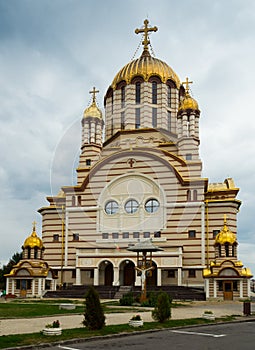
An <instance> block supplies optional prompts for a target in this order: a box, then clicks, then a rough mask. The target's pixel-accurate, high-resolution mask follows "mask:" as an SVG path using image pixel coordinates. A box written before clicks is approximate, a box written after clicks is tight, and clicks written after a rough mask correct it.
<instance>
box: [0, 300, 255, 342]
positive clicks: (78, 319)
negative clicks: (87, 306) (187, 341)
mask: <svg viewBox="0 0 255 350" xmlns="http://www.w3.org/2000/svg"><path fill="white" fill-rule="evenodd" d="M252 309H255V304H254V308H252ZM205 310H211V311H213V312H214V314H215V316H216V317H222V316H231V315H240V316H242V315H243V303H242V302H230V301H229V302H223V301H222V302H221V301H220V302H206V301H199V302H193V303H189V304H187V306H185V307H178V308H173V309H172V319H185V318H196V317H201V316H202V314H203V312H204V311H205ZM136 313H137V312H136ZM134 314H135V313H134V312H132V313H131V312H130V313H112V314H106V324H107V325H110V324H123V323H128V321H129V319H130V318H131V317H132V316H133V315H134ZM140 314H141V315H142V318H143V320H144V321H145V322H148V321H153V319H152V317H151V311H146V312H140ZM244 317H245V316H244ZM56 319H58V320H59V321H60V323H61V327H62V328H63V329H68V328H78V327H82V320H83V315H65V316H63V315H61V316H51V317H36V318H32V319H27V318H26V319H0V336H2V335H8V334H23V333H36V332H40V331H41V330H42V329H43V328H44V326H45V325H46V324H48V323H52V322H53V321H54V320H56Z"/></svg>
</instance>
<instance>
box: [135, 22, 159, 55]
mask: <svg viewBox="0 0 255 350" xmlns="http://www.w3.org/2000/svg"><path fill="white" fill-rule="evenodd" d="M143 23H144V28H142V29H139V28H137V29H136V30H135V33H136V34H140V33H144V39H143V42H142V44H143V48H144V51H148V45H149V44H150V40H149V34H148V33H149V32H156V31H157V30H158V27H156V26H154V27H148V24H149V21H148V20H147V19H145V20H144V22H143Z"/></svg>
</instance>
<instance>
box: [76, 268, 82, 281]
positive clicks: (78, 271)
mask: <svg viewBox="0 0 255 350" xmlns="http://www.w3.org/2000/svg"><path fill="white" fill-rule="evenodd" d="M75 284H76V285H81V269H80V268H79V267H76V279H75Z"/></svg>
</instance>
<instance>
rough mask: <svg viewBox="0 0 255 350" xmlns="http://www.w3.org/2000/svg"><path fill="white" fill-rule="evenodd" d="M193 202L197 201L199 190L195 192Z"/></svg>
mask: <svg viewBox="0 0 255 350" xmlns="http://www.w3.org/2000/svg"><path fill="white" fill-rule="evenodd" d="M193 201H197V190H194V191H193Z"/></svg>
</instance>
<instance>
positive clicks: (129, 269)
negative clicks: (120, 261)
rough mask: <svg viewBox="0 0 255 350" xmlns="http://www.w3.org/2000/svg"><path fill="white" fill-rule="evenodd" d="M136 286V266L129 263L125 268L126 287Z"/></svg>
mask: <svg viewBox="0 0 255 350" xmlns="http://www.w3.org/2000/svg"><path fill="white" fill-rule="evenodd" d="M134 284H135V266H134V264H133V263H131V262H129V263H128V264H126V265H125V266H124V286H133V285H134Z"/></svg>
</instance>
